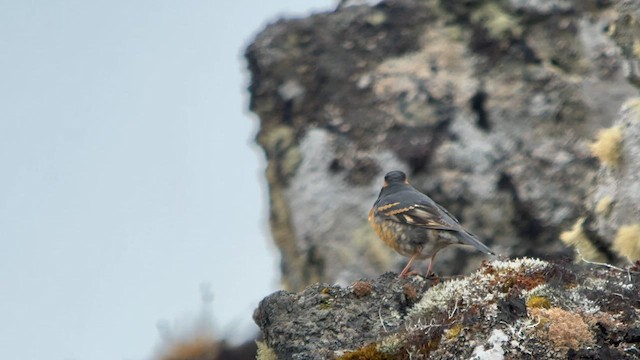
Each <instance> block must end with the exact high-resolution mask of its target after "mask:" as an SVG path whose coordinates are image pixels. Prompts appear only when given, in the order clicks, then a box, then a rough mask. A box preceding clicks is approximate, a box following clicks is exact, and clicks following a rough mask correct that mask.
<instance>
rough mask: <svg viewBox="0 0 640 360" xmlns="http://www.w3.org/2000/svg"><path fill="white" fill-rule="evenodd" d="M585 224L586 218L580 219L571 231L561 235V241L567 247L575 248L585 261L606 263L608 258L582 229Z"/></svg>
mask: <svg viewBox="0 0 640 360" xmlns="http://www.w3.org/2000/svg"><path fill="white" fill-rule="evenodd" d="M583 224H584V218H580V219H578V221H576V223H575V224H574V225H573V227H572V228H571V230H567V231H564V232H563V233H562V234H560V240H562V242H563V243H565V244H566V245H569V246H573V248H574V249H576V251H577V252H578V254H579V255H580V256H582V257H583V258H584V259H585V260H589V261H597V262H605V261H606V260H607V258H606V257H605V255H604V254H602V253H601V252H600V251H598V249H596V247H595V246H593V244H592V243H591V242H590V241H589V239H588V238H587V236H586V234H585V233H584V230H583V229H582V225H583Z"/></svg>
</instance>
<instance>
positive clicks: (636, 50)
mask: <svg viewBox="0 0 640 360" xmlns="http://www.w3.org/2000/svg"><path fill="white" fill-rule="evenodd" d="M633 54H634V55H635V56H636V57H640V40H636V41H634V42H633Z"/></svg>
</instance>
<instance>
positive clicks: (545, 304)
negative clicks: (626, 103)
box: [254, 258, 640, 360]
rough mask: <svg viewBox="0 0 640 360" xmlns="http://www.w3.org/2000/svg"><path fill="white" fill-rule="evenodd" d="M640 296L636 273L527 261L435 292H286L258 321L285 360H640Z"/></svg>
mask: <svg viewBox="0 0 640 360" xmlns="http://www.w3.org/2000/svg"><path fill="white" fill-rule="evenodd" d="M639 287H640V273H637V272H635V273H633V272H631V273H627V272H626V271H619V270H616V269H611V268H608V267H604V266H600V267H576V266H569V265H567V264H552V263H547V262H544V261H540V260H535V259H526V258H525V259H517V260H511V261H494V262H491V263H485V264H483V266H482V267H481V268H480V269H479V270H478V271H476V272H475V273H473V274H471V275H470V276H468V277H464V278H458V279H453V280H447V281H443V282H441V283H437V284H436V283H435V282H434V281H433V280H425V279H423V278H422V277H420V276H416V277H412V278H410V279H400V278H397V277H396V275H395V274H385V275H383V276H381V277H380V278H378V279H377V280H375V281H358V282H356V283H354V284H352V285H351V286H349V287H339V286H329V285H322V284H316V285H312V286H309V287H307V288H306V289H305V290H304V291H302V292H299V293H291V292H285V291H281V292H277V293H274V294H272V295H270V296H269V297H267V298H265V299H264V300H263V301H262V302H261V304H260V306H259V308H258V309H257V310H256V312H255V314H254V318H255V320H256V323H257V324H258V325H259V326H260V328H261V330H262V334H263V336H264V340H263V341H264V343H263V344H261V345H262V346H263V347H265V346H266V347H268V348H269V349H270V351H269V353H271V354H272V355H275V357H277V358H278V359H297V360H303V359H305V360H306V359H313V360H315V359H318V360H320V359H345V360H348V359H426V358H433V359H640V349H639V345H640V292H638V289H639Z"/></svg>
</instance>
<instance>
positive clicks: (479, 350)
mask: <svg viewBox="0 0 640 360" xmlns="http://www.w3.org/2000/svg"><path fill="white" fill-rule="evenodd" d="M507 341H509V337H508V336H507V334H505V333H504V331H502V330H500V329H493V331H492V332H491V336H490V337H489V340H487V345H489V348H488V349H485V346H484V344H481V345H478V346H476V347H475V348H474V349H473V354H472V355H471V360H503V359H504V349H503V348H502V345H503V344H504V343H506V342H507Z"/></svg>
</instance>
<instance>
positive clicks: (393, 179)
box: [383, 170, 409, 187]
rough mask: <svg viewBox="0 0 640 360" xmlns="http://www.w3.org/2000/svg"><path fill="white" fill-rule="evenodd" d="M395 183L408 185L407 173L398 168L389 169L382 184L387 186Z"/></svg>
mask: <svg viewBox="0 0 640 360" xmlns="http://www.w3.org/2000/svg"><path fill="white" fill-rule="evenodd" d="M395 184H404V185H408V184H409V182H408V181H407V174H405V173H403V172H402V171H399V170H394V171H390V172H388V173H387V175H385V176H384V186H383V187H387V186H390V185H395Z"/></svg>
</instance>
